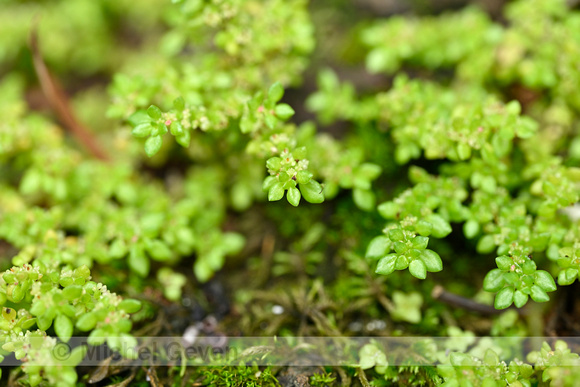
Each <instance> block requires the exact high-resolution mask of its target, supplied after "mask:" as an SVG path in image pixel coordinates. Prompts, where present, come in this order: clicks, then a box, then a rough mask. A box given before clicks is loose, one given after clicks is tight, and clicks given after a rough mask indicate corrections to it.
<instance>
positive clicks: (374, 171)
mask: <svg viewBox="0 0 580 387" xmlns="http://www.w3.org/2000/svg"><path fill="white" fill-rule="evenodd" d="M381 171H382V168H381V167H379V166H378V165H376V164H371V163H363V164H361V165H359V166H358V167H357V168H356V170H355V172H354V173H355V175H357V176H359V177H361V178H362V179H364V180H369V181H372V180H375V179H376V178H377V177H379V175H380V174H381Z"/></svg>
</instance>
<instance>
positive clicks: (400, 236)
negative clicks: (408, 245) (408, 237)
mask: <svg viewBox="0 0 580 387" xmlns="http://www.w3.org/2000/svg"><path fill="white" fill-rule="evenodd" d="M387 235H388V236H389V239H390V240H391V241H393V242H403V241H404V240H405V233H404V232H403V230H401V229H400V228H392V229H390V230H389V232H388V233H387Z"/></svg>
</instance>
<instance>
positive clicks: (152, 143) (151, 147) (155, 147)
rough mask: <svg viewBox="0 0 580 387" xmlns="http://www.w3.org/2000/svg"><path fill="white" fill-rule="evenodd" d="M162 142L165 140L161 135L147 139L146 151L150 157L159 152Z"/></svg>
mask: <svg viewBox="0 0 580 387" xmlns="http://www.w3.org/2000/svg"><path fill="white" fill-rule="evenodd" d="M162 144H163V140H162V139H161V136H152V137H149V138H148V139H147V141H145V153H147V156H149V157H152V156H154V155H155V154H156V153H157V152H159V149H161V145H162Z"/></svg>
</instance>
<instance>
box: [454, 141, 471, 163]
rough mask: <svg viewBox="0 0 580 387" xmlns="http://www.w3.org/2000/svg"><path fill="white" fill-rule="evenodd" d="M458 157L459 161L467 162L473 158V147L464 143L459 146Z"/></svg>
mask: <svg viewBox="0 0 580 387" xmlns="http://www.w3.org/2000/svg"><path fill="white" fill-rule="evenodd" d="M457 155H458V156H459V160H467V159H468V158H470V157H471V147H470V146H469V145H467V144H466V143H464V142H461V143H459V144H457Z"/></svg>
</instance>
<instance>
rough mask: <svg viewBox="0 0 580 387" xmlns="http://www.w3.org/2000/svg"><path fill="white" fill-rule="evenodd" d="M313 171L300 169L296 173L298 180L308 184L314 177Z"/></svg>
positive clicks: (300, 182) (299, 182)
mask: <svg viewBox="0 0 580 387" xmlns="http://www.w3.org/2000/svg"><path fill="white" fill-rule="evenodd" d="M312 176H313V175H312V172H309V171H300V172H298V173H297V174H296V181H297V182H298V184H308V182H309V181H310V179H312Z"/></svg>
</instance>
